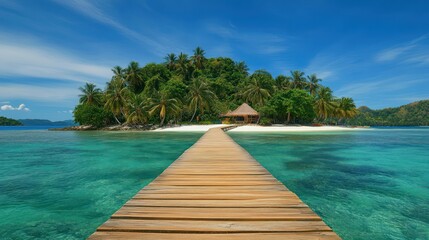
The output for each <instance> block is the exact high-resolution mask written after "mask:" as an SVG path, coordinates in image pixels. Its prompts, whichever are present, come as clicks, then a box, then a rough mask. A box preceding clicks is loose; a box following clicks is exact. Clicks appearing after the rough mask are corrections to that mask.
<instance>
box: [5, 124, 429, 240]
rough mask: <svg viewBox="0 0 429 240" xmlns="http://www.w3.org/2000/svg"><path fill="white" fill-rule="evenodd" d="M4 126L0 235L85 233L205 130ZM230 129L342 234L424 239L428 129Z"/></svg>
mask: <svg viewBox="0 0 429 240" xmlns="http://www.w3.org/2000/svg"><path fill="white" fill-rule="evenodd" d="M3 130H4V129H3ZM3 130H1V129H0V152H1V153H0V206H1V208H0V219H1V220H0V239H84V238H85V237H87V236H88V235H89V234H91V233H92V232H93V231H94V230H95V229H96V228H97V227H98V226H99V225H100V224H101V223H103V222H104V221H105V220H107V219H108V218H109V216H110V215H111V214H112V213H113V212H115V211H116V210H117V209H118V208H119V207H120V206H122V204H123V203H124V202H125V201H127V200H128V199H129V198H130V197H132V196H133V195H134V194H135V193H136V192H137V191H138V190H139V189H140V188H142V187H143V186H145V185H146V184H147V183H149V182H150V181H152V179H154V178H155V177H156V176H157V175H158V174H159V173H161V172H162V171H163V170H164V169H165V168H166V167H167V166H168V165H169V164H170V163H171V162H172V161H174V160H175V159H176V158H177V157H178V156H179V155H180V154H181V153H182V152H183V151H184V150H185V149H186V148H188V147H189V146H191V145H192V144H193V143H194V142H195V141H196V140H197V139H198V138H199V137H200V136H201V134H199V133H159V132H158V133H148V132H143V133H142V132H140V133H139V132H137V133H129V132H128V133H127V132H124V133H121V132H48V131H43V130H33V131H29V130H21V131H17V130H15V129H9V130H8V131H3ZM230 135H231V136H232V137H233V138H234V139H235V140H236V141H237V142H238V143H240V144H241V145H242V146H244V147H245V148H246V149H247V150H248V151H249V152H250V153H251V154H252V155H253V156H254V157H255V158H256V159H257V160H259V161H260V162H261V163H262V165H264V166H265V167H266V168H267V169H268V170H270V172H272V173H273V175H275V176H276V177H277V178H278V179H279V180H281V181H282V182H283V183H284V184H286V185H287V186H288V187H289V188H290V189H291V190H292V191H294V192H295V193H297V194H298V195H299V196H300V197H301V199H302V200H303V201H305V202H306V203H307V204H308V205H309V206H310V207H311V208H312V209H314V210H315V211H316V212H317V213H318V214H319V215H320V216H322V217H323V219H324V220H325V221H326V222H327V223H328V224H329V225H330V226H331V227H332V228H333V229H334V230H335V231H336V232H337V233H339V235H340V236H341V237H343V238H344V239H429V128H402V129H376V130H369V131H358V132H342V133H318V134H314V133H300V134H296V133H294V134H291V133H289V134H284V133H283V134H272V133H271V134H264V133H230Z"/></svg>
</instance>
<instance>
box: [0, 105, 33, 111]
mask: <svg viewBox="0 0 429 240" xmlns="http://www.w3.org/2000/svg"><path fill="white" fill-rule="evenodd" d="M0 109H1V110H3V111H25V112H28V111H30V109H29V108H27V107H25V104H23V103H21V104H20V105H19V106H18V107H13V106H12V105H8V104H7V105H3V106H1V107H0Z"/></svg>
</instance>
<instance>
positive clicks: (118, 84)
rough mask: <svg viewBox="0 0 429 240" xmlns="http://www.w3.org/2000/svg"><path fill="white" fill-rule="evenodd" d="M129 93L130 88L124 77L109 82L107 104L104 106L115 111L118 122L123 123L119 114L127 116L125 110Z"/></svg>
mask: <svg viewBox="0 0 429 240" xmlns="http://www.w3.org/2000/svg"><path fill="white" fill-rule="evenodd" d="M128 95H129V90H128V88H127V86H126V84H125V80H124V79H113V80H112V81H110V82H109V83H108V85H107V90H106V104H105V105H104V107H105V108H106V109H109V110H110V111H111V112H112V113H113V116H114V117H115V120H116V122H118V124H121V122H120V121H119V119H118V116H120V115H122V116H124V117H125V116H126V114H125V111H126V105H127V96H128Z"/></svg>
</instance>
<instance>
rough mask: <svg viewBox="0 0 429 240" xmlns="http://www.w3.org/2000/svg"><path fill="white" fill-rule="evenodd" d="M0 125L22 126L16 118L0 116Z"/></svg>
mask: <svg viewBox="0 0 429 240" xmlns="http://www.w3.org/2000/svg"><path fill="white" fill-rule="evenodd" d="M0 126H22V123H21V122H20V121H18V120H15V119H11V118H6V117H2V116H0Z"/></svg>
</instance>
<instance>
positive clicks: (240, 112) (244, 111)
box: [225, 103, 259, 117]
mask: <svg viewBox="0 0 429 240" xmlns="http://www.w3.org/2000/svg"><path fill="white" fill-rule="evenodd" d="M244 115H250V116H252V115H253V116H259V113H258V112H257V111H255V109H253V108H252V107H251V106H249V105H248V104H247V103H243V104H241V106H239V107H238V108H237V109H235V110H234V111H232V112H229V113H227V114H225V116H227V117H235V116H244Z"/></svg>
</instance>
